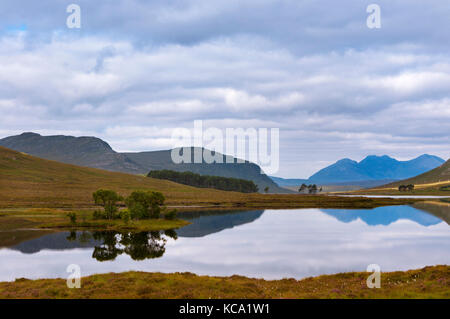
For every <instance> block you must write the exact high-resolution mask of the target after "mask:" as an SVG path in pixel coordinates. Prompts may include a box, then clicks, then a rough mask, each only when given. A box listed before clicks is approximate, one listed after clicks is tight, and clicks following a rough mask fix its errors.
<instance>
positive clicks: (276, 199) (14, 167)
mask: <svg viewBox="0 0 450 319" xmlns="http://www.w3.org/2000/svg"><path fill="white" fill-rule="evenodd" d="M99 188H107V189H113V190H115V191H117V192H118V193H119V194H120V195H122V196H127V195H129V194H130V193H131V192H132V191H134V190H153V191H159V192H162V193H163V194H164V195H165V197H166V199H167V200H166V203H167V204H168V205H172V206H194V207H197V208H196V209H198V206H201V207H209V208H213V207H214V208H240V209H248V208H252V209H253V208H312V207H322V208H372V207H377V206H383V205H398V204H404V203H412V201H410V200H406V201H404V200H386V199H372V198H346V197H332V196H308V195H303V196H299V195H296V194H258V193H256V194H255V193H253V194H244V193H237V192H225V191H220V190H215V189H209V188H195V187H191V186H187V185H181V184H177V183H174V182H171V181H166V180H159V179H154V178H150V177H145V176H138V175H131V174H125V173H119V172H110V171H105V170H100V169H95V168H89V167H80V166H75V165H72V164H65V163H59V162H55V161H50V160H46V159H42V158H38V157H34V156H31V155H28V154H24V153H20V152H17V151H13V150H10V149H7V148H4V147H0V208H14V207H18V208H25V207H35V208H45V209H48V208H55V207H59V208H66V207H67V208H74V209H83V208H92V207H93V206H94V203H93V200H92V193H93V192H94V191H96V190H97V189H99ZM2 214H3V212H2ZM0 216H1V214H0Z"/></svg>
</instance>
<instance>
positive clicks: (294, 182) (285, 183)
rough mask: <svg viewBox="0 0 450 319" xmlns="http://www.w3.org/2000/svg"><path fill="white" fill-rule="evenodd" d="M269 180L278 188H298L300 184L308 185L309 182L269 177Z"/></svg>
mask: <svg viewBox="0 0 450 319" xmlns="http://www.w3.org/2000/svg"><path fill="white" fill-rule="evenodd" d="M270 178H271V179H272V180H273V181H274V182H275V183H277V184H278V185H279V186H299V185H302V184H308V183H309V181H308V180H307V179H301V178H281V177H275V176H270Z"/></svg>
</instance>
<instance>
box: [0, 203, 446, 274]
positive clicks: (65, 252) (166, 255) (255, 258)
mask: <svg viewBox="0 0 450 319" xmlns="http://www.w3.org/2000/svg"><path fill="white" fill-rule="evenodd" d="M449 209H450V208H449V206H436V207H434V206H429V207H428V206H427V205H426V204H421V206H420V207H411V206H392V207H380V208H376V209H370V210H342V209H297V210H255V211H248V212H234V213H232V212H208V213H190V214H186V215H184V218H186V219H188V220H189V221H191V222H192V224H191V225H189V226H186V227H184V228H182V229H179V230H176V231H167V232H147V233H139V234H119V233H111V232H92V233H91V232H72V233H70V232H59V233H51V234H45V235H43V236H40V237H39V236H38V235H35V236H33V239H25V240H22V241H21V242H20V243H15V244H14V245H12V246H9V247H7V248H2V249H0V281H10V280H14V279H16V278H22V277H23V278H33V279H34V278H56V277H61V278H66V277H67V275H68V274H67V273H66V268H67V266H68V265H69V264H78V265H79V266H80V267H81V272H82V275H83V276H86V275H90V274H94V273H107V272H123V271H128V270H137V271H150V272H155V271H157V272H193V273H196V274H201V275H218V276H229V275H233V274H238V275H243V276H248V277H254V278H265V279H278V278H297V279H299V278H304V277H308V276H316V275H321V274H332V273H338V272H347V271H365V270H366V268H367V266H368V265H369V264H378V265H380V267H381V270H382V271H393V270H407V269H414V268H420V267H423V266H427V265H437V264H450V227H449V224H448V223H449V222H450V219H449V216H450V211H449ZM28 233H29V231H28ZM20 235H21V234H20V231H17V232H16V233H15V234H14V236H17V238H21V237H20ZM0 245H1V243H0Z"/></svg>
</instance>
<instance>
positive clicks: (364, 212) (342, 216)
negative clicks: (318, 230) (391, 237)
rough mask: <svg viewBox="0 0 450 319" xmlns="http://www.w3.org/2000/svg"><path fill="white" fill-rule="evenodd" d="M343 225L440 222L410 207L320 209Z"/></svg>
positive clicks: (434, 223) (431, 223)
mask: <svg viewBox="0 0 450 319" xmlns="http://www.w3.org/2000/svg"><path fill="white" fill-rule="evenodd" d="M321 211H322V212H324V213H325V214H327V215H330V216H333V217H334V218H336V219H337V220H339V221H340V222H343V223H350V222H352V221H355V220H358V219H360V220H362V221H363V222H365V223H366V224H367V225H369V226H377V225H384V226H387V225H389V224H392V223H394V222H396V221H398V220H400V219H406V220H411V221H414V222H416V223H418V224H420V225H422V226H432V225H436V224H439V223H441V222H442V220H441V219H440V218H438V217H436V216H433V215H431V214H429V213H426V212H424V211H422V210H419V209H416V208H414V207H411V206H387V207H378V208H374V209H321Z"/></svg>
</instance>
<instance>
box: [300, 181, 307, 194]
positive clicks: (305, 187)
mask: <svg viewBox="0 0 450 319" xmlns="http://www.w3.org/2000/svg"><path fill="white" fill-rule="evenodd" d="M307 188H308V186H307V185H306V184H304V183H303V184H302V186H300V188H299V189H298V191H299V192H300V193H303V192H304V191H305V189H307Z"/></svg>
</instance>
